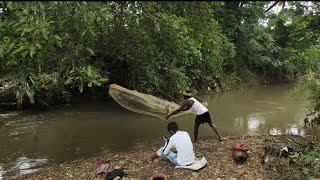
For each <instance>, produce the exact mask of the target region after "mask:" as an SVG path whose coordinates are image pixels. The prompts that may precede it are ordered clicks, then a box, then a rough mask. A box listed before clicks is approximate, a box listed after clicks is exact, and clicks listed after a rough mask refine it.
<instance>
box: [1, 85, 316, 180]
mask: <svg viewBox="0 0 320 180" xmlns="http://www.w3.org/2000/svg"><path fill="white" fill-rule="evenodd" d="M290 88H291V86H290V85H272V86H259V87H253V88H249V89H246V90H238V91H230V92H224V93H213V94H212V95H206V96H201V97H200V99H201V100H202V101H208V104H209V106H208V109H209V111H210V114H211V117H212V119H213V122H214V124H216V126H217V127H218V130H219V132H220V134H221V135H222V136H233V135H248V134H249V135H253V134H259V133H267V134H274V135H276V134H285V133H287V134H296V135H306V134H312V133H315V132H316V131H315V130H312V129H309V130H308V129H307V130H305V129H304V128H303V119H304V117H305V115H306V114H307V113H308V101H307V100H306V98H304V97H302V96H301V97H300V96H299V97H292V96H290ZM194 118H195V115H194V114H186V115H181V116H178V117H176V118H172V119H171V121H176V122H177V123H178V125H179V126H180V129H181V130H185V131H187V132H189V134H190V135H191V137H192V139H193V123H194ZM166 124H167V123H166V122H165V121H164V120H161V119H159V118H157V117H153V116H148V115H143V114H138V113H134V112H131V111H128V110H126V109H124V108H123V107H121V106H120V105H118V104H117V103H116V102H98V103H93V102H91V103H83V104H76V105H73V106H65V107H61V108H57V109H54V110H50V111H28V112H19V113H18V114H17V115H14V116H11V117H9V118H8V120H7V123H6V125H4V126H2V127H0V179H1V177H3V176H5V175H10V174H13V173H21V174H25V173H30V172H32V171H34V170H36V169H37V168H39V167H41V166H42V165H45V164H50V163H55V162H63V161H68V160H74V159H77V158H80V157H89V156H91V155H94V154H97V153H105V152H110V151H120V150H134V149H141V148H148V147H150V145H151V144H155V143H158V142H159V141H162V136H163V135H168V134H167V132H166ZM201 138H214V139H216V140H218V139H217V136H216V135H215V134H214V133H213V131H212V129H211V128H210V127H209V126H208V125H206V124H205V125H201V126H200V128H199V139H201Z"/></svg>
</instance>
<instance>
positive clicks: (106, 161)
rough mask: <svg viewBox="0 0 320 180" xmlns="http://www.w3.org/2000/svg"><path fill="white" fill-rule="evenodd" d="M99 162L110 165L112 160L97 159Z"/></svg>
mask: <svg viewBox="0 0 320 180" xmlns="http://www.w3.org/2000/svg"><path fill="white" fill-rule="evenodd" d="M97 162H98V163H108V162H110V159H99V158H98V159H97Z"/></svg>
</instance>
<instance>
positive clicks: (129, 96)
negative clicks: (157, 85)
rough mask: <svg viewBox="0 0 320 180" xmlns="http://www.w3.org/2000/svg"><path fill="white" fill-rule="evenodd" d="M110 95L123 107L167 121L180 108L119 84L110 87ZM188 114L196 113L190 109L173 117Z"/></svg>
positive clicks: (172, 103) (173, 103)
mask: <svg viewBox="0 0 320 180" xmlns="http://www.w3.org/2000/svg"><path fill="white" fill-rule="evenodd" d="M109 94H110V95H111V97H112V98H113V99H114V100H115V101H117V102H118V103H119V104H120V105H121V106H122V107H124V108H126V109H128V110H130V111H133V112H137V113H141V114H146V115H151V116H156V117H159V118H161V119H165V116H166V115H167V114H169V113H170V112H172V111H174V110H176V109H178V108H179V107H180V105H179V104H177V103H175V102H169V101H167V100H163V99H160V98H157V97H155V96H152V95H149V94H144V93H140V92H138V91H136V90H129V89H126V88H124V87H122V86H119V85H117V84H111V85H109ZM205 105H206V104H205ZM186 113H194V111H193V110H192V109H189V110H188V111H182V112H179V113H178V114H175V115H173V116H171V117H176V116H180V115H182V114H186Z"/></svg>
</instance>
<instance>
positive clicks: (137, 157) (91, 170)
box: [8, 135, 303, 180]
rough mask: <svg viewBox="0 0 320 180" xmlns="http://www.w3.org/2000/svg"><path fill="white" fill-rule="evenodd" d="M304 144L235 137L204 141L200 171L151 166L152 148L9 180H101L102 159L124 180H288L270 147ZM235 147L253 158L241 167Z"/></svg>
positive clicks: (285, 138)
mask: <svg viewBox="0 0 320 180" xmlns="http://www.w3.org/2000/svg"><path fill="white" fill-rule="evenodd" d="M301 141H303V138H302V137H300V136H292V135H280V136H272V135H255V136H233V137H228V139H227V140H225V141H222V142H219V141H218V140H217V139H214V138H211V139H202V140H201V139H200V140H199V142H198V143H197V144H196V145H195V147H194V149H195V153H196V156H197V157H199V158H201V157H205V158H206V159H207V161H208V163H207V165H206V166H205V167H204V168H203V169H201V170H198V171H193V170H187V169H175V166H174V165H173V164H171V163H170V162H169V160H167V159H166V158H160V159H157V160H155V162H154V163H152V164H148V163H146V161H145V157H146V156H147V155H148V154H150V153H152V152H154V151H156V150H157V149H158V148H159V147H150V148H149V149H141V150H140V151H138V152H137V151H135V152H130V151H129V152H118V153H108V154H100V155H96V156H94V157H91V158H86V159H78V160H75V161H71V162H65V163H62V164H52V165H49V166H46V167H43V168H42V169H40V170H39V171H37V172H35V173H32V174H28V175H23V176H12V177H8V179H21V180H22V179H23V180H26V179H32V180H37V179H47V180H61V179H63V180H75V179H79V180H84V179H88V180H89V179H90V180H94V179H97V180H101V179H103V178H102V177H100V176H97V175H96V174H95V173H96V169H97V168H98V167H99V166H100V165H101V164H99V163H98V162H97V159H98V158H104V159H110V160H111V161H110V162H109V163H110V164H111V165H112V166H113V167H115V166H119V167H122V168H125V169H124V171H125V172H126V173H127V174H128V175H127V176H126V177H124V178H123V179H124V180H126V179H127V180H128V179H130V180H136V179H139V180H140V179H141V180H144V179H146V180H147V179H150V177H151V176H152V175H153V174H155V173H164V174H166V175H167V179H169V180H199V179H200V180H202V179H203V180H223V179H228V180H236V179H238V180H242V179H243V180H259V179H279V177H280V179H282V178H281V177H283V179H286V178H285V176H282V175H281V172H282V171H281V170H279V169H278V168H279V163H281V162H284V163H283V164H286V162H287V159H286V158H285V157H281V158H280V157H279V158H278V159H277V158H272V157H271V156H267V154H266V151H265V150H266V149H267V148H266V147H271V146H273V147H274V150H276V151H279V150H280V149H281V148H283V147H294V146H295V145H297V144H298V143H297V142H301ZM235 143H244V144H246V145H247V146H248V147H249V150H250V152H249V158H248V160H247V161H246V162H245V163H244V164H237V163H235V162H234V161H233V159H232V156H231V152H232V151H231V148H232V147H233V146H234V144H235ZM160 145H161V144H159V146H160ZM280 161H281V162H280Z"/></svg>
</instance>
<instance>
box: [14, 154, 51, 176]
mask: <svg viewBox="0 0 320 180" xmlns="http://www.w3.org/2000/svg"><path fill="white" fill-rule="evenodd" d="M47 161H48V160H47V159H29V158H26V157H20V158H18V159H17V161H16V165H15V167H14V168H15V169H16V170H19V171H20V174H28V173H32V172H34V171H36V170H37V169H36V167H39V166H41V165H43V164H45V163H46V162H47Z"/></svg>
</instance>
